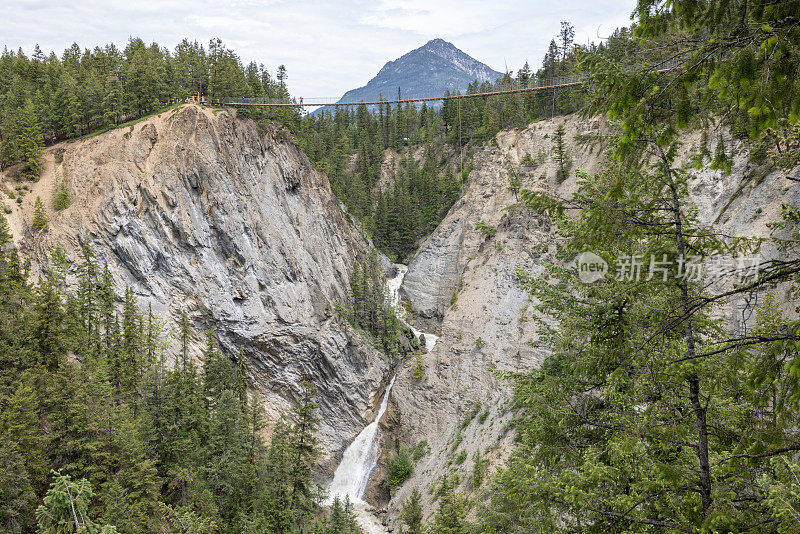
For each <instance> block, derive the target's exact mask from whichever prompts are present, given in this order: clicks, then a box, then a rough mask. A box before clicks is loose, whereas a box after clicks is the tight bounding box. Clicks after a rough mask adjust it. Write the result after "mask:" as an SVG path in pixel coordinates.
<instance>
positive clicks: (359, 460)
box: [327, 377, 395, 504]
mask: <svg viewBox="0 0 800 534" xmlns="http://www.w3.org/2000/svg"><path fill="white" fill-rule="evenodd" d="M394 379H395V377H392V381H391V382H389V385H388V386H387V387H386V393H384V394H383V400H382V401H381V406H380V408H379V409H378V414H377V415H376V416H375V419H374V420H373V421H372V422H371V423H370V424H368V425H367V426H365V427H364V430H362V431H361V433H360V434H359V435H358V436H356V439H354V440H353V443H351V444H350V446H349V447H347V449H345V451H344V454H343V455H342V461H341V462H340V463H339V467H337V468H336V472H335V473H334V474H333V480H332V481H331V484H330V486H328V490H329V491H330V496H329V497H328V501H327V504H332V503H333V499H334V498H335V497H336V496H337V495H338V496H339V499H344V498H345V496H348V497H350V502H352V503H355V504H362V503H363V502H364V500H363V499H362V497H363V496H364V492H365V491H366V489H367V482H369V475H370V473H371V472H372V470H373V469H375V466H376V465H377V463H378V456H379V453H380V450H379V449H380V442H379V441H378V440H377V439H375V438H376V437H377V435H378V424H379V423H380V421H381V417H383V412H385V411H386V406H387V405H388V404H389V392H390V391H391V390H392V386H393V385H394Z"/></svg>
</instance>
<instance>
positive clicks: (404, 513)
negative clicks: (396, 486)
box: [400, 488, 423, 534]
mask: <svg viewBox="0 0 800 534" xmlns="http://www.w3.org/2000/svg"><path fill="white" fill-rule="evenodd" d="M400 517H401V518H402V519H403V523H404V524H405V526H406V528H407V529H408V530H407V532H408V534H422V532H423V523H422V520H423V515H422V493H420V491H419V488H414V490H413V491H412V492H411V496H410V497H409V498H408V499H406V500H405V501H403V507H402V510H401V511H400Z"/></svg>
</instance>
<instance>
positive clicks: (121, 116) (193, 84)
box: [0, 38, 299, 180]
mask: <svg viewBox="0 0 800 534" xmlns="http://www.w3.org/2000/svg"><path fill="white" fill-rule="evenodd" d="M278 70H279V72H278V79H275V78H273V77H272V76H271V75H270V73H269V72H267V71H266V70H264V68H263V66H259V65H257V64H256V63H255V62H252V63H249V64H248V65H246V66H245V65H242V63H241V61H240V60H239V58H238V56H237V55H236V54H235V53H234V52H233V51H231V50H229V49H227V48H226V47H225V46H224V45H223V44H222V41H220V40H219V39H212V40H211V41H210V42H209V44H208V47H207V48H204V47H203V46H201V45H200V44H198V43H197V42H196V41H188V40H186V39H184V40H183V41H181V43H180V44H178V46H176V47H175V50H174V51H173V52H170V51H169V50H167V49H166V48H163V47H161V46H159V45H158V44H157V43H152V44H150V45H147V44H145V43H144V41H142V40H141V39H139V38H131V39H130V40H129V41H128V43H127V44H126V46H125V47H124V49H119V48H117V47H116V46H115V45H113V44H109V45H106V46H104V47H96V48H95V49H94V50H88V49H85V50H82V49H81V48H80V47H79V46H78V45H77V44H73V45H72V46H70V47H69V48H68V49H66V50H64V52H63V54H62V55H61V57H59V56H57V55H56V53H55V52H51V53H50V54H49V55H45V54H44V53H43V52H42V50H41V49H40V48H39V47H38V46H36V48H35V50H34V52H33V54H32V55H31V57H27V56H26V55H25V54H24V53H23V52H22V50H20V51H18V52H13V51H9V50H7V49H6V50H4V51H3V53H2V56H0V79H2V80H5V81H6V83H3V84H0V101H2V102H3V106H2V109H1V110H0V140H1V141H0V165H2V166H3V167H6V166H9V165H13V164H15V163H22V166H21V170H20V175H21V176H22V177H23V178H28V179H31V180H35V179H37V178H38V176H39V172H40V170H41V165H42V160H41V148H42V145H43V143H44V142H47V143H52V142H55V141H57V140H60V139H67V138H72V137H77V136H82V135H87V134H90V133H92V132H97V131H104V130H106V129H108V128H110V127H116V126H119V125H121V124H123V123H126V121H131V120H134V119H139V118H142V117H145V116H147V115H150V114H154V113H157V112H162V111H163V110H164V109H165V106H166V105H167V103H168V102H169V101H171V100H173V99H183V98H185V97H187V96H189V95H193V94H198V93H200V94H203V95H204V96H207V97H210V98H212V99H213V98H217V97H221V96H267V97H286V96H288V92H287V90H286V83H285V82H286V70H285V69H283V68H281V67H279V68H278ZM274 117H275V118H279V119H281V120H284V121H286V122H291V121H292V120H293V119H292V117H294V121H295V122H296V121H297V120H298V119H299V115H298V114H297V112H296V111H285V112H284V111H280V112H276V114H275V115H274ZM56 157H57V160H56V161H57V163H58V162H59V158H60V157H59V156H58V155H57V156H56Z"/></svg>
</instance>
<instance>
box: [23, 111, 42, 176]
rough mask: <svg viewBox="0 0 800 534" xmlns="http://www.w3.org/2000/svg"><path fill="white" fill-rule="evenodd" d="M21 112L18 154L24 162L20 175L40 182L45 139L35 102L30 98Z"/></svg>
mask: <svg viewBox="0 0 800 534" xmlns="http://www.w3.org/2000/svg"><path fill="white" fill-rule="evenodd" d="M19 113H20V115H19V118H18V122H17V129H18V132H19V134H18V135H19V138H18V141H17V156H18V158H19V161H20V162H21V163H22V167H21V168H20V175H21V176H23V177H25V178H27V179H29V180H33V181H34V182H38V181H39V174H40V173H41V171H42V166H43V159H42V148H43V146H44V141H43V140H42V131H41V127H40V126H39V123H38V121H37V118H36V110H35V108H34V105H33V102H32V101H30V100H28V101H27V102H26V103H25V106H24V107H23V108H22V109H20V111H19Z"/></svg>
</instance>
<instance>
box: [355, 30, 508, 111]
mask: <svg viewBox="0 0 800 534" xmlns="http://www.w3.org/2000/svg"><path fill="white" fill-rule="evenodd" d="M500 76H502V73H500V72H497V71H496V70H494V69H492V68H491V67H489V66H487V65H485V64H484V63H481V62H480V61H478V60H477V59H475V58H473V57H471V56H469V55H468V54H465V53H464V52H462V51H461V50H459V49H458V48H456V47H455V46H454V45H453V44H452V43H449V42H447V41H445V40H444V39H433V40H431V41H428V42H427V43H425V44H424V45H423V46H421V47H419V48H417V49H415V50H412V51H411V52H408V53H407V54H404V55H403V56H401V57H399V58H398V59H396V60H394V61H390V62H388V63H386V64H385V65H384V66H383V68H381V70H380V71H379V72H378V74H377V75H376V76H375V77H374V78H372V79H371V80H370V81H369V82H368V83H367V85H365V86H363V87H359V88H357V89H351V90H350V91H347V92H346V93H345V94H344V95H343V96H342V98H340V99H339V102H359V101H361V100H364V101H374V100H378V98H379V97H380V96H381V95H383V97H385V98H386V99H388V100H394V99H395V98H396V97H397V90H398V87H399V88H400V92H401V95H402V97H403V98H422V97H430V96H440V95H443V94H444V93H445V91H447V90H449V91H451V92H452V91H453V90H456V89H460V90H461V91H462V92H463V91H464V90H466V88H467V85H469V84H470V83H472V82H474V81H475V80H478V81H479V82H484V81H494V80H496V79H497V78H499V77H500Z"/></svg>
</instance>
